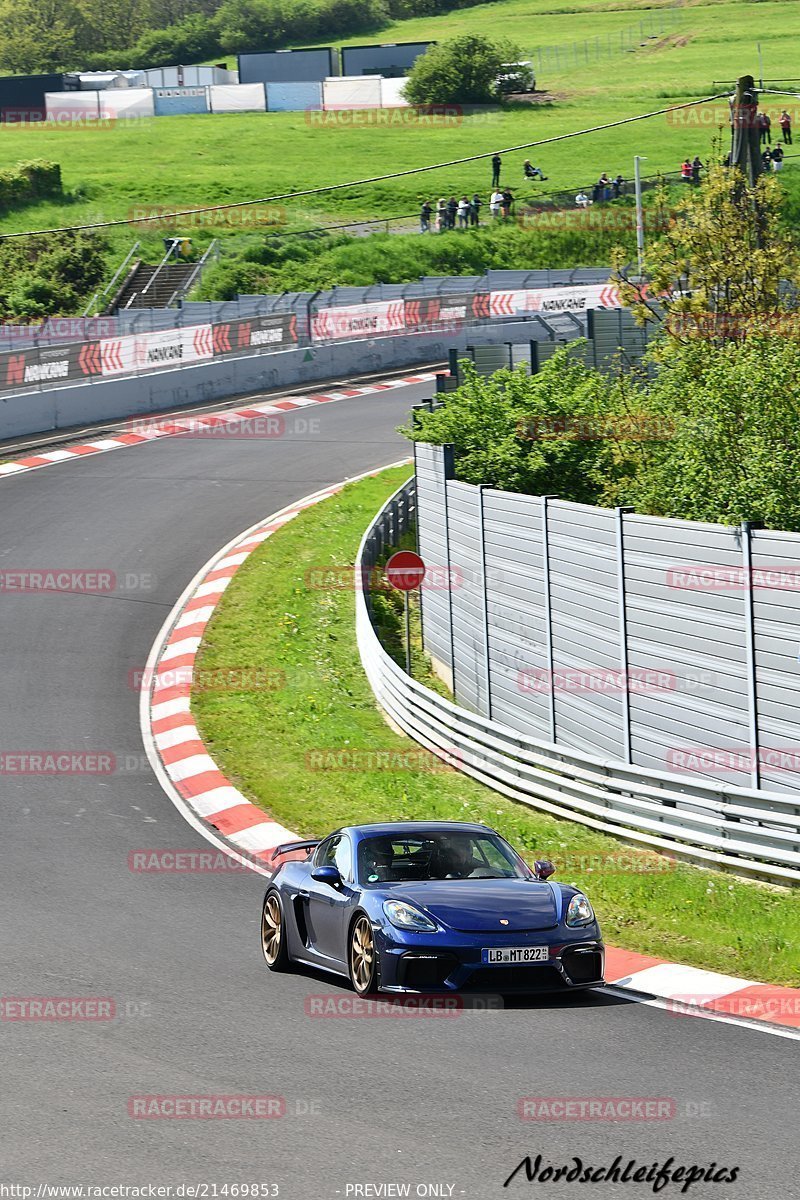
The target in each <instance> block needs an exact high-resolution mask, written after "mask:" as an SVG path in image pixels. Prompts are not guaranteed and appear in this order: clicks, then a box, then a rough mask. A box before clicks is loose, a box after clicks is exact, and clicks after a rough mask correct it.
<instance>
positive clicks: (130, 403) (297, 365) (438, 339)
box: [0, 321, 544, 440]
mask: <svg viewBox="0 0 800 1200" xmlns="http://www.w3.org/2000/svg"><path fill="white" fill-rule="evenodd" d="M536 336H544V334H543V333H542V331H540V330H539V328H538V326H537V325H536V323H535V322H530V323H529V322H523V321H519V322H512V323H510V324H497V325H485V326H472V327H469V328H466V329H464V330H463V331H461V332H460V333H459V334H454V333H453V332H452V331H449V332H437V333H430V334H425V333H417V334H414V333H407V334H405V335H403V336H396V335H395V336H387V337H378V338H373V339H366V338H360V339H358V340H355V341H351V342H333V343H328V344H326V343H320V344H317V345H314V346H312V347H308V346H299V347H298V348H297V349H293V350H285V351H280V352H278V353H275V354H267V353H264V354H247V355H243V356H242V357H239V358H237V357H226V358H223V359H219V360H213V361H209V362H202V363H198V364H185V365H183V366H181V367H178V368H176V369H175V370H169V369H166V370H159V371H153V372H152V373H150V374H139V375H136V376H129V377H124V378H120V379H106V380H96V381H95V382H93V383H81V384H76V385H75V386H74V387H59V388H52V389H49V390H47V391H28V392H25V393H20V394H19V395H10V396H0V440H3V439H7V438H14V437H21V436H23V435H25V434H30V433H41V432H45V431H47V430H55V429H69V428H71V427H75V426H78V425H85V424H89V423H93V422H101V421H114V420H118V419H123V418H125V417H133V416H140V415H142V414H144V413H154V412H163V411H167V410H169V409H173V408H180V407H183V406H189V405H192V404H202V403H209V402H212V401H215V400H224V399H226V398H227V397H235V396H243V395H248V394H253V393H257V392H262V391H267V390H270V389H273V388H280V387H293V386H296V385H298V384H300V385H303V384H306V383H314V382H319V381H322V380H331V379H345V378H349V377H350V376H354V375H363V374H367V373H369V372H380V371H386V370H388V371H391V370H393V369H394V368H398V369H400V368H404V367H413V366H417V365H419V364H421V363H431V362H444V361H445V360H446V359H447V355H448V352H449V350H450V349H451V347H453V345H454V344H455V345H456V346H457V347H458V348H459V349H464V350H466V346H467V344H470V345H473V344H474V345H485V344H491V343H493V342H497V341H507V340H516V341H519V340H520V339H521V338H527V339H530V338H531V337H536Z"/></svg>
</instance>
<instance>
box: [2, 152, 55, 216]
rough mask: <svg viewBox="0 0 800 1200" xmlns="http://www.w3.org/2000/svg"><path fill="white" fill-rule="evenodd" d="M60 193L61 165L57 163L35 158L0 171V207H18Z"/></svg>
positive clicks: (6, 208)
mask: <svg viewBox="0 0 800 1200" xmlns="http://www.w3.org/2000/svg"><path fill="white" fill-rule="evenodd" d="M62 195H63V189H62V187H61V167H60V166H59V165H58V163H51V162H44V161H43V160H41V159H36V160H35V161H33V162H25V163H17V165H16V166H14V167H8V168H7V169H6V170H5V171H0V209H5V210H8V209H12V208H19V207H21V206H22V205H23V204H30V203H31V202H33V201H34V200H42V199H48V198H54V197H55V198H58V197H61V196H62Z"/></svg>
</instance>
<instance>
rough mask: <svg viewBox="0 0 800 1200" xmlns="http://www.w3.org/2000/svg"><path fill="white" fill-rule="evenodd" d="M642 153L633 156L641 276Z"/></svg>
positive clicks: (642, 255) (642, 245)
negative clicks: (640, 168)
mask: <svg viewBox="0 0 800 1200" xmlns="http://www.w3.org/2000/svg"><path fill="white" fill-rule="evenodd" d="M643 157H645V156H644V155H642V154H635V155H634V158H633V182H634V188H635V191H636V258H637V260H638V263H639V278H640V279H641V278H642V276H643V275H644V213H643V212H642V175H641V171H640V170H639V163H640V162H641V161H642V158H643Z"/></svg>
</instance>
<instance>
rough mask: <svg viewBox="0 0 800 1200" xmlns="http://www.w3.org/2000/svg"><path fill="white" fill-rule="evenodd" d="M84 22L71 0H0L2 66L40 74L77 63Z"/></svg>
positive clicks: (19, 72)
mask: <svg viewBox="0 0 800 1200" xmlns="http://www.w3.org/2000/svg"><path fill="white" fill-rule="evenodd" d="M82 25H83V22H82V18H81V14H80V12H79V10H78V9H77V7H76V6H75V5H74V4H72V2H71V0H0V68H2V70H3V71H7V72H12V73H14V74H26V73H27V74H36V73H39V72H42V71H60V70H63V69H65V68H67V67H72V66H74V64H75V55H76V52H77V49H78V46H79V44H80V41H81V33H82Z"/></svg>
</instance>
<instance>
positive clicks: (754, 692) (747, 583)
mask: <svg viewBox="0 0 800 1200" xmlns="http://www.w3.org/2000/svg"><path fill="white" fill-rule="evenodd" d="M741 528H742V560H743V566H744V639H745V662H746V666H747V724H748V732H749V735H750V736H749V742H750V753H751V754H752V756H753V757H752V764H751V767H750V782H751V784H752V786H753V787H754V788H760V787H761V763H760V761H759V749H760V747H759V738H758V687H757V680H756V646H755V623H754V617H753V546H752V541H751V534H752V531H753V529H758V528H759V525H758V522H755V521H742V527H741Z"/></svg>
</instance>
